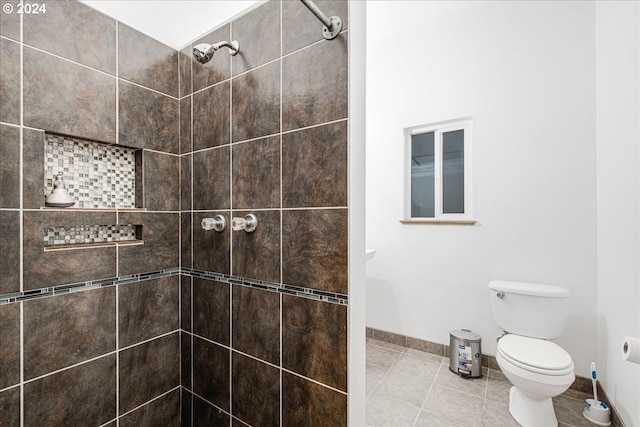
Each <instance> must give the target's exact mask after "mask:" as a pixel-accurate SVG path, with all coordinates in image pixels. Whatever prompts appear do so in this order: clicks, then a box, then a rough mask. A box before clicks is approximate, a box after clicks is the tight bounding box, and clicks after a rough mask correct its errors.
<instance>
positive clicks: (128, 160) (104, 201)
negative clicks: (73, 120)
mask: <svg viewBox="0 0 640 427" xmlns="http://www.w3.org/2000/svg"><path fill="white" fill-rule="evenodd" d="M59 175H62V177H63V179H64V189H65V191H66V192H67V193H68V195H69V196H70V197H71V198H72V199H73V206H70V207H50V206H47V205H46V203H44V200H45V199H46V197H47V196H48V195H50V194H51V192H52V191H53V189H54V183H55V182H56V176H59ZM141 175H142V150H140V149H131V148H127V147H123V146H119V145H109V144H103V143H99V142H94V141H88V140H83V139H79V138H75V137H69V136H62V135H56V134H51V133H45V147H44V182H43V188H44V198H43V206H42V207H41V209H43V210H65V211H74V210H75V211H101V212H105V211H106V212H115V213H118V212H121V211H145V210H146V209H145V208H143V207H141V205H142V201H141V200H140V199H141V197H140V196H141V191H140V188H139V187H140V182H141V181H142V179H141ZM117 217H118V216H117V215H116V218H117ZM142 232H143V230H142V225H140V224H75V223H74V224H46V225H44V227H43V246H44V250H45V252H48V251H56V250H69V249H82V248H95V247H103V246H121V245H141V244H144V241H143V239H142Z"/></svg>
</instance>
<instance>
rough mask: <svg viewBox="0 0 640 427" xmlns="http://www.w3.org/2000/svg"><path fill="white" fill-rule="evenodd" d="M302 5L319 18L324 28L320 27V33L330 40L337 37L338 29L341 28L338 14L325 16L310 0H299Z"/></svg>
mask: <svg viewBox="0 0 640 427" xmlns="http://www.w3.org/2000/svg"><path fill="white" fill-rule="evenodd" d="M300 1H301V2H302V4H303V5H305V6H306V7H307V9H309V10H310V11H311V13H313V14H314V15H315V16H316V18H318V19H319V20H320V22H322V23H323V24H324V28H323V29H322V35H323V36H324V38H325V39H327V40H332V39H335V38H336V37H338V34H340V30H341V29H342V20H341V19H340V17H338V16H332V17H330V18H327V15H325V14H324V13H323V12H322V11H321V10H320V8H319V7H318V6H316V4H315V3H314V2H313V1H311V0H300Z"/></svg>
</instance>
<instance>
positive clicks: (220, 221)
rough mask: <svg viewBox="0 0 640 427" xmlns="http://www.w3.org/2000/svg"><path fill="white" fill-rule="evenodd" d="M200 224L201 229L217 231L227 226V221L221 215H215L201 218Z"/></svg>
mask: <svg viewBox="0 0 640 427" xmlns="http://www.w3.org/2000/svg"><path fill="white" fill-rule="evenodd" d="M200 224H201V225H202V229H203V230H215V231H218V232H220V231H223V230H224V229H225V228H226V227H227V221H226V220H225V219H224V217H223V216H222V215H216V216H214V217H213V218H203V219H202V222H201V223H200Z"/></svg>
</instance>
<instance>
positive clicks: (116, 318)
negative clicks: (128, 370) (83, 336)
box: [115, 261, 120, 426]
mask: <svg viewBox="0 0 640 427" xmlns="http://www.w3.org/2000/svg"><path fill="white" fill-rule="evenodd" d="M117 265H118V263H117V261H116V266H117ZM115 293H116V304H115V305H116V307H115V308H116V317H115V323H116V324H115V330H116V333H115V335H116V354H115V356H116V426H118V425H120V310H119V306H120V286H119V285H118V286H116V289H115Z"/></svg>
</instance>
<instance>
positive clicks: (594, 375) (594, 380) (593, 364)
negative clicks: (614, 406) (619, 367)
mask: <svg viewBox="0 0 640 427" xmlns="http://www.w3.org/2000/svg"><path fill="white" fill-rule="evenodd" d="M597 381H598V373H597V372H596V362H591V385H592V386H593V400H594V401H595V403H596V405H597V404H599V403H600V402H598V387H597V386H596V383H597Z"/></svg>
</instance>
